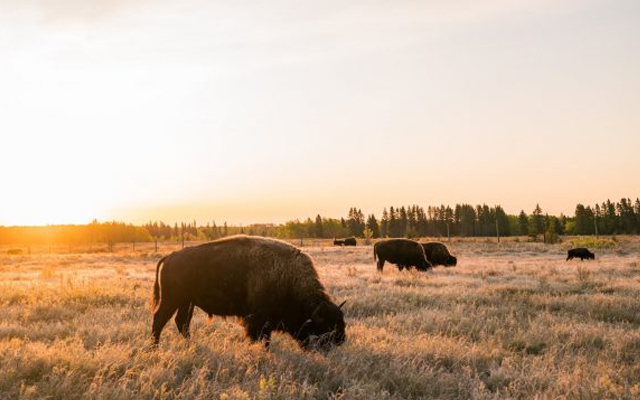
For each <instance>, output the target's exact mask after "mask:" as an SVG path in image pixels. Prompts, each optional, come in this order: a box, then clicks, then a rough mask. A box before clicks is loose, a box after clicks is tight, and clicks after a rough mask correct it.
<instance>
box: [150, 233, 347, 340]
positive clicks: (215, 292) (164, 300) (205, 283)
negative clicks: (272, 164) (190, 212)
mask: <svg viewBox="0 0 640 400" xmlns="http://www.w3.org/2000/svg"><path fill="white" fill-rule="evenodd" d="M343 304H344V303H343ZM153 307H154V314H153V340H154V344H156V345H157V344H158V342H159V340H160V333H161V332H162V329H163V328H164V326H165V325H166V323H167V322H168V321H169V319H171V317H172V316H173V314H174V313H175V312H176V311H177V312H178V313H177V315H176V318H175V322H176V325H177V326H178V330H179V331H180V333H181V334H182V335H183V336H184V337H185V338H187V337H189V324H190V322H191V317H192V314H193V308H194V307H199V308H201V309H202V310H204V311H205V312H206V313H207V314H209V316H212V315H221V316H230V315H234V316H238V317H240V318H242V322H243V325H244V327H245V330H246V333H247V336H248V337H249V338H250V339H251V340H253V341H258V340H264V341H265V346H268V345H269V342H270V339H271V333H272V331H282V332H286V333H289V334H290V335H291V336H293V337H294V338H295V339H296V340H297V341H298V342H299V343H300V345H301V346H302V347H303V348H309V347H319V348H328V347H330V346H331V345H340V344H342V343H343V342H344V341H345V322H344V316H343V313H342V310H341V309H340V307H342V304H341V305H340V306H337V305H336V304H335V303H334V302H333V301H331V299H330V297H329V296H328V295H327V293H326V291H325V288H324V287H323V285H322V283H320V281H319V279H318V274H317V273H316V270H315V268H314V265H313V261H312V260H311V257H309V255H307V254H306V253H303V252H302V251H300V249H298V248H297V247H295V246H292V245H290V244H288V243H285V242H282V241H279V240H274V239H267V238H260V237H254V236H244V235H241V236H232V237H229V238H225V239H220V240H216V241H213V242H209V243H205V244H202V245H199V246H195V247H187V248H184V249H182V250H180V251H176V252H173V253H171V254H169V255H168V256H166V257H163V258H162V259H161V260H160V261H159V262H158V265H157V269H156V281H155V285H154V288H153Z"/></svg>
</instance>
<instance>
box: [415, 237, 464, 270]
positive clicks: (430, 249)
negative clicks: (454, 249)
mask: <svg viewBox="0 0 640 400" xmlns="http://www.w3.org/2000/svg"><path fill="white" fill-rule="evenodd" d="M421 244H422V247H423V248H424V254H425V255H426V256H427V260H429V262H430V263H431V264H432V265H433V266H436V265H444V266H445V267H453V266H455V265H456V264H457V263H458V259H457V258H455V257H454V256H452V255H451V253H449V249H448V248H447V246H445V244H444V243H440V242H428V243H421Z"/></svg>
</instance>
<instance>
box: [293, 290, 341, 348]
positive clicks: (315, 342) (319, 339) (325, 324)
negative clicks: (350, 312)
mask: <svg viewBox="0 0 640 400" xmlns="http://www.w3.org/2000/svg"><path fill="white" fill-rule="evenodd" d="M344 303H345V302H342V304H340V305H339V306H337V305H335V304H334V303H332V302H330V301H322V302H320V304H318V306H317V307H316V309H315V310H314V311H313V314H311V318H310V319H309V320H307V323H306V325H307V332H306V334H305V335H304V336H306V338H305V339H304V340H303V341H302V345H303V347H305V348H309V347H311V348H316V349H319V350H328V349H330V348H331V347H332V346H339V345H341V344H342V343H344V341H345V339H346V335H345V326H346V325H345V323H344V314H343V313H342V310H341V309H340V308H341V307H342V306H343V305H344Z"/></svg>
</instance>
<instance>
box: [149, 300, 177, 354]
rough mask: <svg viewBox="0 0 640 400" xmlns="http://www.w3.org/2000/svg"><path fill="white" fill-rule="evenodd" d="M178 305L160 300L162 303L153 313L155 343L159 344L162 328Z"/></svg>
mask: <svg viewBox="0 0 640 400" xmlns="http://www.w3.org/2000/svg"><path fill="white" fill-rule="evenodd" d="M177 308H178V307H176V306H175V305H173V304H169V305H168V303H167V302H164V301H160V305H159V306H158V308H157V309H156V311H155V313H154V314H153V328H152V330H153V344H154V345H156V346H157V345H158V343H159V342H160V333H162V329H163V328H164V326H165V325H166V324H167V322H169V320H170V319H171V316H172V315H173V313H175V312H176V309H177Z"/></svg>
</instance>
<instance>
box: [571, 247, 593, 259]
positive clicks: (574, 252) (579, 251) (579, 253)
mask: <svg viewBox="0 0 640 400" xmlns="http://www.w3.org/2000/svg"><path fill="white" fill-rule="evenodd" d="M574 257H575V258H580V261H582V260H584V259H585V258H586V259H587V260H594V259H595V258H596V255H595V254H593V253H592V252H590V251H589V250H588V249H586V248H584V247H578V248H575V249H571V250H569V252H568V254H567V261H569V260H571V259H573V258H574Z"/></svg>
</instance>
